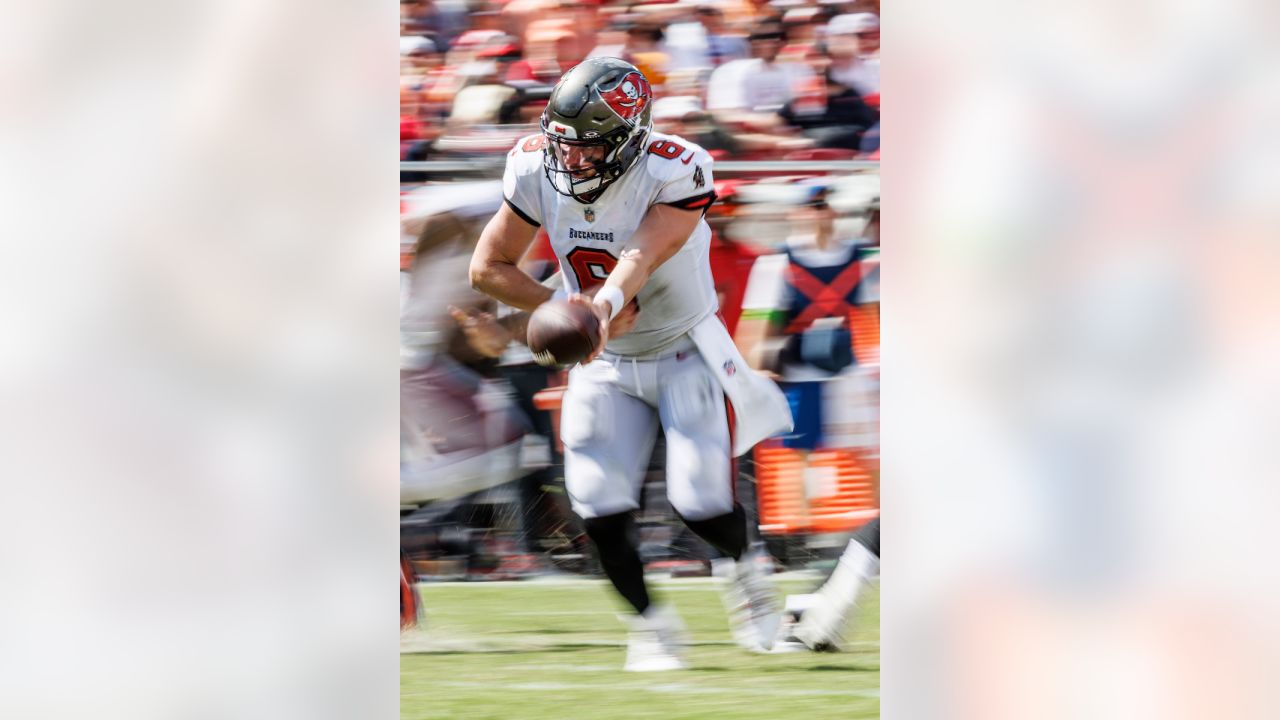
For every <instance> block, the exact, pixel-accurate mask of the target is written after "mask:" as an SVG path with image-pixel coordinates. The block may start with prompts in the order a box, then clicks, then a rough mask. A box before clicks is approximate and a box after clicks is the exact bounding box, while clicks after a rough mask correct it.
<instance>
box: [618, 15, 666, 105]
mask: <svg viewBox="0 0 1280 720" xmlns="http://www.w3.org/2000/svg"><path fill="white" fill-rule="evenodd" d="M662 28H663V26H662V24H661V23H660V22H658V21H657V20H654V19H648V18H641V19H639V20H637V21H636V22H635V23H633V24H632V25H631V26H630V27H628V28H627V41H626V44H624V45H623V46H622V54H621V55H619V56H618V57H620V58H622V59H623V60H626V61H627V62H629V63H631V64H632V65H635V66H636V68H637V69H638V70H639V71H640V72H641V73H643V74H644V76H645V78H646V79H647V80H648V81H649V83H650V84H652V85H653V86H654V87H655V88H657V87H661V86H662V84H663V83H665V82H666V80H667V66H668V64H669V63H670V59H671V58H670V56H669V55H668V53H667V49H666V46H665V45H664V43H663V40H664V39H665V37H666V34H665V33H664V31H663V29H662Z"/></svg>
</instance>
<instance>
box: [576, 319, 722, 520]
mask: <svg viewBox="0 0 1280 720" xmlns="http://www.w3.org/2000/svg"><path fill="white" fill-rule="evenodd" d="M729 417H730V415H729V413H728V408H727V405H726V402H725V397H724V391H723V390H721V388H720V383H719V382H718V381H717V380H716V378H715V377H714V376H713V375H712V374H711V371H710V370H709V369H708V368H707V366H706V363H705V362H703V360H702V358H701V356H699V355H698V350H697V348H696V347H694V346H693V343H692V341H690V340H689V339H688V338H687V337H686V338H684V339H682V340H681V341H678V342H677V343H676V345H675V347H674V348H672V349H671V350H669V351H666V352H664V353H662V354H660V355H658V356H656V357H651V358H631V357H620V356H617V355H611V354H609V353H603V354H601V356H600V357H598V358H596V360H594V361H593V362H592V363H590V364H589V365H585V366H583V365H579V366H577V367H575V368H574V369H573V370H571V371H570V372H569V389H568V391H567V392H566V393H565V396H564V401H563V404H562V406H561V415H560V439H561V440H562V441H563V442H564V470H565V487H566V489H567V490H568V492H569V498H570V500H571V501H572V503H573V509H574V512H576V513H578V514H579V515H580V516H582V517H583V518H592V517H601V516H604V515H613V514H615V513H620V512H626V511H628V510H635V509H636V508H638V507H639V503H640V489H641V483H642V482H643V480H644V473H645V469H646V467H647V466H648V464H649V455H650V453H651V452H652V450H653V442H654V439H655V438H656V437H657V431H658V423H661V424H662V429H663V431H665V433H666V438H667V477H666V480H667V498H668V499H669V500H670V501H671V505H672V507H674V508H675V510H676V512H678V513H680V514H681V515H682V516H683V517H684V518H686V519H689V520H705V519H707V518H711V517H715V516H718V515H723V514H725V513H728V512H731V511H732V510H733V502H734V481H735V478H734V474H735V469H734V464H733V462H732V458H731V457H730V454H729V448H730V432H731V428H730V426H729Z"/></svg>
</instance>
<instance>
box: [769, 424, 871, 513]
mask: <svg viewBox="0 0 1280 720" xmlns="http://www.w3.org/2000/svg"><path fill="white" fill-rule="evenodd" d="M755 459H756V498H757V502H758V504H759V510H760V532H761V533H764V534H766V535H790V534H795V533H836V532H848V531H851V530H856V529H857V528H859V527H861V526H862V525H863V524H864V523H867V522H869V521H870V520H872V519H873V518H876V517H879V515H880V509H879V507H877V503H878V500H877V498H876V480H875V478H876V475H877V473H876V468H875V466H874V464H873V463H872V462H871V461H870V460H869V459H863V458H862V457H861V456H860V454H859V453H858V452H857V451H854V450H814V451H812V452H810V453H809V456H808V459H807V460H806V458H805V456H804V453H802V452H801V451H799V450H792V449H790V448H784V447H781V446H780V445H779V444H777V442H776V441H771V442H766V443H762V444H761V445H759V446H757V447H756V449H755Z"/></svg>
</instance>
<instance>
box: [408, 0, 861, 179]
mask: <svg viewBox="0 0 1280 720" xmlns="http://www.w3.org/2000/svg"><path fill="white" fill-rule="evenodd" d="M879 5H880V3H879V0H766V1H761V0H679V1H677V2H647V3H643V4H637V3H631V2H617V1H614V0H594V1H592V0H587V1H585V2H584V1H583V0H572V1H571V0H506V1H505V2H503V1H499V0H401V5H400V11H401V15H400V36H401V37H400V58H401V62H400V141H401V142H400V154H401V160H432V159H448V158H458V157H467V156H472V155H476V154H487V153H498V152H504V151H506V150H507V149H509V148H510V147H511V145H512V144H513V143H514V141H515V140H516V139H517V138H518V137H520V136H522V135H524V134H527V133H528V132H530V129H531V123H535V122H536V121H537V119H538V116H539V115H540V113H541V111H542V108H543V106H544V105H545V104H546V100H547V97H548V94H549V93H550V90H551V88H552V87H553V86H554V85H555V83H556V82H557V81H558V80H559V79H560V76H561V75H562V74H563V73H564V71H566V70H568V69H569V68H570V67H572V66H573V65H575V64H577V63H578V62H580V61H581V60H583V59H584V58H587V57H593V56H602V55H603V56H613V57H620V58H622V59H624V60H627V61H628V62H631V63H632V64H634V65H636V66H637V67H638V68H640V70H641V71H642V72H644V74H645V76H646V77H647V78H648V79H649V81H650V82H651V83H652V85H653V88H654V95H655V97H656V98H657V100H656V102H655V103H654V107H653V113H654V124H655V126H656V127H657V129H659V130H661V131H663V132H671V133H675V134H678V135H681V136H684V137H686V138H687V139H689V140H691V141H693V142H696V143H698V144H700V145H702V146H703V147H704V148H706V149H707V150H709V151H710V152H711V154H712V156H713V157H716V158H717V159H726V158H732V159H735V160H758V159H793V160H814V159H824V160H833V159H853V158H868V159H878V157H879V118H880V113H879V105H880V20H879Z"/></svg>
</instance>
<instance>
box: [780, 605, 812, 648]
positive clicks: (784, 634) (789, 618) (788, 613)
mask: <svg viewBox="0 0 1280 720" xmlns="http://www.w3.org/2000/svg"><path fill="white" fill-rule="evenodd" d="M815 598H816V596H815V595H788V596H787V601H786V605H785V606H784V607H783V608H782V621H781V622H780V623H778V632H777V634H776V635H775V636H774V640H773V647H772V648H771V649H770V650H769V652H772V653H797V652H809V648H808V647H806V646H805V644H804V643H803V642H800V638H798V637H796V626H797V625H799V624H800V619H801V618H802V617H803V616H804V612H805V611H806V610H808V609H809V608H810V607H812V606H813V601H814V599H815Z"/></svg>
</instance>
